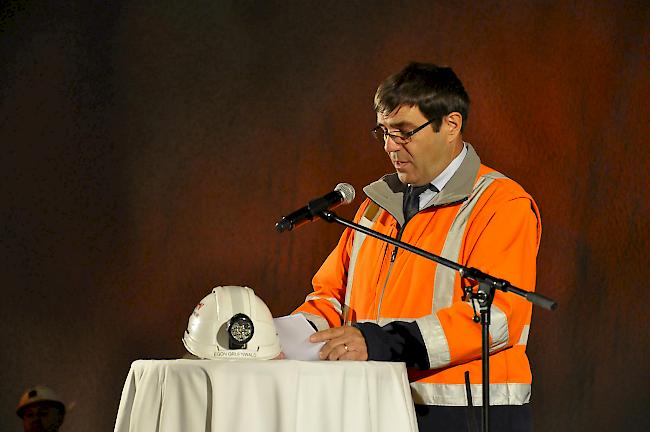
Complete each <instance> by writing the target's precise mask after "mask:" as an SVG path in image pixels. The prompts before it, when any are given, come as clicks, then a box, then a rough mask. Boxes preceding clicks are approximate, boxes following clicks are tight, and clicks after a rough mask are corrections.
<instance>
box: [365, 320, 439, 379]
mask: <svg viewBox="0 0 650 432" xmlns="http://www.w3.org/2000/svg"><path fill="white" fill-rule="evenodd" d="M353 326H354V327H356V328H358V329H359V330H360V331H361V333H362V334H363V337H364V338H365V340H366V347H367V350H368V360H376V361H401V362H404V363H406V365H407V366H410V367H416V368H419V369H429V357H428V355H427V350H426V347H425V345H424V339H423V338H422V334H421V333H420V329H419V327H418V325H417V323H415V322H406V321H393V322H392V323H389V324H386V325H385V326H383V327H380V326H379V325H377V324H375V323H371V322H363V323H355V324H353Z"/></svg>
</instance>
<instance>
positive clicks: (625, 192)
mask: <svg viewBox="0 0 650 432" xmlns="http://www.w3.org/2000/svg"><path fill="white" fill-rule="evenodd" d="M592 3H593V4H592ZM595 3H598V4H595ZM648 15H649V13H648V6H647V4H646V3H645V2H633V1H627V2H626V1H619V2H608V3H605V2H582V1H572V2H550V1H533V2H466V1H458V2H432V1H413V2H392V1H385V2H379V1H361V0H358V1H320V2H316V1H313V2H312V1H309V2H303V1H283V2H268V1H259V2H254V1H200V2H163V3H161V2H150V3H149V2H135V1H131V2H129V1H121V2H120V1H117V2H105V1H94V2H90V1H69V2H60V3H57V4H56V5H54V2H52V4H49V5H42V4H38V3H37V2H24V1H23V2H5V3H4V4H3V6H2V9H1V10H0V56H1V57H0V143H1V145H2V147H1V149H2V151H1V153H0V175H1V181H0V194H1V195H0V199H1V200H2V206H1V213H0V215H1V216H0V222H1V225H0V269H1V279H0V282H1V283H2V301H1V302H0V319H1V321H2V344H3V348H2V350H1V351H0V383H1V385H2V392H0V430H18V428H19V426H18V419H17V417H15V415H14V414H13V410H14V408H15V404H16V402H17V400H18V397H19V395H20V393H21V391H22V390H23V389H24V388H26V387H27V386H30V385H32V384H35V383H47V384H49V385H51V386H53V387H55V388H56V389H58V390H59V391H60V392H61V394H62V395H63V397H64V398H65V399H66V400H67V401H69V402H70V404H71V409H70V412H69V415H68V419H67V422H66V428H65V430H69V431H101V430H112V427H113V422H114V418H115V414H116V412H117V406H118V402H119V398H120V392H121V388H122V385H123V382H124V378H125V377H126V374H127V372H128V369H129V365H130V363H131V362H132V361H133V360H135V359H139V358H173V357H176V356H179V355H180V354H182V352H183V347H182V344H181V343H180V338H181V335H182V332H183V330H184V328H185V325H186V323H187V317H188V316H189V313H190V312H191V310H192V308H193V306H194V305H195V303H196V302H197V301H198V300H199V299H200V298H202V297H203V296H204V295H205V294H207V293H208V292H209V290H210V288H211V287H213V286H215V285H218V284H242V285H244V284H246V285H249V286H251V287H254V288H255V289H256V290H257V292H258V294H259V295H260V296H261V297H262V298H264V299H265V300H266V301H267V302H268V304H269V306H270V308H271V309H272V312H273V313H274V314H275V315H283V314H286V313H289V312H290V311H291V310H292V308H294V307H295V306H296V305H297V304H299V303H300V302H301V300H302V299H303V298H304V295H305V294H306V292H307V291H308V290H309V285H310V278H311V275H312V274H313V272H314V271H315V270H316V269H317V268H318V266H319V264H320V263H321V262H322V260H323V259H324V258H325V256H326V255H327V253H328V252H329V250H330V249H331V248H332V247H333V246H334V244H335V242H336V241H337V238H338V236H339V234H340V232H341V229H340V228H338V227H337V226H332V225H328V224H326V223H324V222H317V223H314V224H311V225H309V226H305V227H304V228H301V229H299V230H297V231H295V232H293V233H290V234H285V235H278V234H277V233H276V232H275V231H274V228H273V225H274V222H275V220H276V219H277V218H278V217H279V216H281V215H282V214H286V213H287V212H288V211H290V210H293V209H294V208H297V207H299V206H301V205H303V204H304V203H306V202H307V201H308V200H309V199H311V198H313V197H315V196H317V195H320V194H322V193H325V192H327V191H329V190H331V188H333V186H334V185H335V184H336V183H338V182H340V181H347V182H350V183H352V184H353V185H355V186H356V187H357V190H358V191H360V188H361V186H363V185H364V184H366V183H368V182H370V181H372V180H374V179H375V178H377V177H378V176H380V175H381V174H383V173H385V172H388V171H390V170H391V167H390V165H389V164H388V163H387V158H386V157H385V155H384V154H383V151H382V149H381V147H380V146H377V144H376V143H374V142H372V141H371V139H370V137H369V134H368V130H369V129H370V128H371V127H372V126H373V125H374V116H373V112H372V109H371V98H372V94H373V92H374V89H375V88H376V85H377V84H378V82H379V81H380V80H381V79H383V78H384V77H385V76H387V75H388V74H390V73H393V72H396V71H397V70H399V69H401V68H402V67H403V66H404V65H405V64H406V62H407V61H409V60H420V61H428V62H436V63H439V64H447V65H451V66H452V67H454V69H455V70H456V71H457V72H458V74H459V75H460V77H461V79H462V80H463V81H464V82H465V84H466V87H467V89H468V91H469V93H470V95H471V97H472V100H473V106H472V111H471V114H470V118H469V123H468V128H467V131H466V139H467V140H468V141H470V142H472V143H473V144H474V145H475V147H476V148H477V149H478V152H479V154H480V155H481V157H482V159H483V160H484V162H486V163H488V164H490V165H492V166H494V167H496V168H498V169H500V170H501V171H502V172H504V173H506V174H507V175H509V176H511V177H512V178H515V179H517V180H518V181H519V182H520V183H521V184H522V185H523V186H524V187H525V188H526V189H527V190H528V191H529V192H530V193H531V194H532V195H533V196H534V197H535V198H536V199H537V201H538V203H539V206H540V208H541V211H542V217H543V223H544V233H543V239H542V240H543V241H542V247H541V251H540V254H539V275H538V290H539V291H540V292H542V293H544V294H546V295H548V296H550V297H553V298H555V299H556V300H558V301H559V303H560V305H561V306H560V309H559V310H558V311H557V312H555V313H550V312H546V311H542V310H535V312H534V318H533V332H532V336H531V340H530V344H529V351H530V356H531V359H532V364H533V368H534V376H535V381H534V394H533V404H534V408H535V414H536V421H535V422H536V426H537V430H539V431H548V430H556V431H574V430H580V431H582V430H603V431H605V430H626V431H632V430H639V431H641V430H647V428H648V427H649V426H650V422H649V421H648V417H647V406H648V404H650V391H649V389H648V385H649V383H650V374H649V369H650V368H649V367H648V359H649V358H650V349H649V345H650V344H649V338H648V330H649V327H650V326H649V320H648V318H647V310H648V303H649V301H650V295H649V294H648V292H649V290H648V285H649V284H648V280H649V279H650V272H649V270H648V268H649V267H650V265H649V264H650V262H649V261H648V258H647V249H648V242H649V239H650V236H649V232H648V226H647V220H648V216H650V211H649V205H648V186H649V180H650V179H649V171H650V164H649V160H650V158H649V157H648V144H647V143H646V141H645V140H646V139H647V135H648V114H649V112H648V111H649V110H648V102H647V101H648V99H649V97H650V95H649V89H650V79H649V75H648V70H649V68H648V66H649V65H648V63H649V62H648V53H649V52H650V51H649V49H648V48H649V46H648V45H649V41H650V37H649V34H648V28H649V27H650V22H649V16H648ZM359 202H360V199H357V201H356V202H355V204H358V203H359ZM353 212H354V206H348V207H347V208H345V209H341V211H340V214H341V215H343V216H351V215H352V214H353Z"/></svg>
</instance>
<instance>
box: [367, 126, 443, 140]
mask: <svg viewBox="0 0 650 432" xmlns="http://www.w3.org/2000/svg"><path fill="white" fill-rule="evenodd" d="M433 122H434V120H429V121H428V122H426V123H425V124H423V125H421V126H418V127H416V128H415V129H413V130H412V131H410V132H402V133H401V134H400V135H395V134H392V133H389V132H388V129H386V128H385V127H384V126H382V125H377V126H375V128H374V129H373V130H371V131H370V132H371V133H372V136H374V137H375V139H376V140H377V141H379V142H381V143H382V144H385V143H386V139H387V137H390V139H392V140H393V142H394V143H395V144H399V145H406V144H408V143H410V142H411V137H412V136H413V135H415V134H416V133H418V132H420V131H421V130H422V129H424V128H425V127H427V126H429V125H430V124H431V123H433Z"/></svg>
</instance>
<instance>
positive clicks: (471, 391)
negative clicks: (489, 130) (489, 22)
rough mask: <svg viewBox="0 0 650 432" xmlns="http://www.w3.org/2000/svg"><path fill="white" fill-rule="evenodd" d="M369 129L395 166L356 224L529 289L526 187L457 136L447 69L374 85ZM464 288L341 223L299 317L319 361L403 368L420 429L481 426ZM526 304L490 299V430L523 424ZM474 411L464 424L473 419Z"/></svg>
mask: <svg viewBox="0 0 650 432" xmlns="http://www.w3.org/2000/svg"><path fill="white" fill-rule="evenodd" d="M374 109H375V112H376V113H377V125H376V127H375V128H374V129H373V131H372V133H373V135H374V137H375V138H376V139H377V140H378V142H379V144H380V145H382V146H383V149H384V151H385V152H386V154H387V156H388V157H389V158H390V161H391V162H392V164H393V166H394V167H395V172H394V173H392V174H388V175H385V176H384V177H382V178H381V179H379V180H378V181H376V182H374V183H372V184H370V185H368V186H366V187H365V188H364V192H365V194H366V195H367V199H366V200H365V201H364V202H363V204H362V205H361V207H360V208H359V210H358V212H357V214H356V216H355V222H357V223H359V224H361V225H364V226H367V227H370V228H371V229H373V230H376V231H378V232H380V233H382V234H385V235H387V236H390V237H393V238H397V239H399V240H402V241H404V242H406V243H409V244H411V245H414V246H416V247H419V248H421V249H424V250H426V251H428V252H431V253H433V254H436V255H440V256H442V257H444V258H447V259H449V260H452V261H455V262H458V263H460V264H463V265H465V266H470V267H476V268H478V269H480V270H482V271H484V272H486V273H489V274H491V275H493V276H496V277H498V278H502V279H506V280H508V281H510V282H511V283H512V284H513V285H515V286H518V287H520V288H523V289H525V290H528V291H533V290H534V287H535V268H536V257H537V251H538V247H539V240H540V234H541V224H540V217H539V212H538V209H537V206H536V204H535V202H534V201H533V199H532V198H531V196H530V195H529V194H527V193H526V192H525V191H524V189H523V188H522V187H521V186H520V185H519V184H517V183H516V182H514V181H513V180H511V179H509V178H507V177H506V176H504V175H503V174H501V173H499V172H497V171H495V170H494V169H492V168H489V167H487V166H485V165H483V164H482V163H481V161H480V159H479V156H478V155H477V152H476V151H475V150H474V148H473V147H472V145H470V144H469V143H468V142H465V141H464V140H463V135H462V134H463V130H464V127H465V125H466V123H467V118H468V111H469V97H468V95H467V93H466V91H465V89H464V87H463V84H462V83H461V81H460V80H459V79H458V77H457V76H456V74H455V73H454V72H453V71H452V70H451V69H450V68H447V67H438V66H435V65H431V64H422V63H412V64H409V65H408V66H407V67H406V68H405V69H404V70H402V71H401V72H399V73H397V74H395V75H392V76H390V77H388V78H387V79H386V80H385V81H384V82H382V83H381V84H380V85H379V88H378V89H377V92H376V94H375V99H374ZM469 283H472V282H471V281H468V280H465V279H462V278H461V277H460V276H459V275H458V274H457V273H456V272H454V271H453V270H451V269H448V268H446V267H444V266H441V265H437V264H436V263H434V262H431V261H429V260H426V259H424V258H422V257H419V256H417V255H415V254H412V253H410V252H408V251H405V250H402V249H400V248H397V247H394V246H391V245H389V244H387V243H385V242H383V241H380V240H377V239H375V238H372V237H369V236H365V235H363V234H361V233H358V232H354V231H352V230H351V229H346V230H345V231H344V233H343V235H342V236H341V239H340V241H339V243H338V245H337V246H336V248H335V249H334V250H333V251H332V253H331V254H330V255H329V256H328V258H327V259H326V260H325V262H324V263H323V265H322V267H321V268H320V270H319V271H318V272H317V273H316V275H315V276H314V279H313V288H314V291H313V293H311V294H310V295H309V296H307V298H306V300H305V303H304V304H302V305H301V306H300V307H299V308H298V309H297V310H296V313H302V314H303V315H305V317H306V318H307V319H308V320H310V321H311V322H312V323H313V324H314V325H315V326H316V327H317V328H318V329H319V330H320V331H319V332H317V333H316V334H314V335H313V336H312V342H323V341H324V342H326V343H325V345H324V346H323V348H322V350H321V352H320V356H321V358H322V359H327V360H378V361H400V362H405V363H406V365H407V367H408V374H409V380H410V381H411V390H412V394H413V400H414V402H415V404H416V406H415V409H416V414H417V417H418V425H419V428H420V431H454V432H457V431H464V430H468V428H469V425H470V424H473V423H476V422H477V421H479V419H480V405H481V402H482V394H481V326H480V325H479V324H477V323H476V321H475V318H476V317H477V314H478V305H477V304H473V303H472V301H471V300H470V299H466V298H464V297H463V287H465V286H466V285H467V284H469ZM531 308H532V306H531V304H530V303H528V302H527V301H526V300H525V299H524V298H522V297H519V296H516V295H513V294H509V293H504V292H501V291H497V292H496V294H495V297H494V302H493V304H492V309H491V315H492V321H491V325H490V347H489V350H490V402H491V405H493V406H492V407H491V418H490V429H491V430H492V431H528V430H532V420H531V412H530V408H529V405H528V402H529V399H530V389H531V372H530V366H529V363H528V358H527V356H526V342H527V339H528V333H529V326H530V320H531ZM472 417H473V418H472Z"/></svg>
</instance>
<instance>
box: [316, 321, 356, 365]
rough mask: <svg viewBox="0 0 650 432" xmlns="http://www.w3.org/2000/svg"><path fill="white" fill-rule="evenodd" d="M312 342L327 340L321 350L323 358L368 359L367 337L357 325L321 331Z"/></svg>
mask: <svg viewBox="0 0 650 432" xmlns="http://www.w3.org/2000/svg"><path fill="white" fill-rule="evenodd" d="M309 341H310V342H326V343H325V345H324V346H323V348H321V350H320V358H321V360H361V361H365V360H368V348H367V347H366V339H365V338H364V337H363V334H362V333H361V331H360V330H359V329H358V328H356V327H350V326H344V327H335V328H331V329H327V330H323V331H319V332H316V333H314V334H313V335H311V337H310V338H309Z"/></svg>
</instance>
